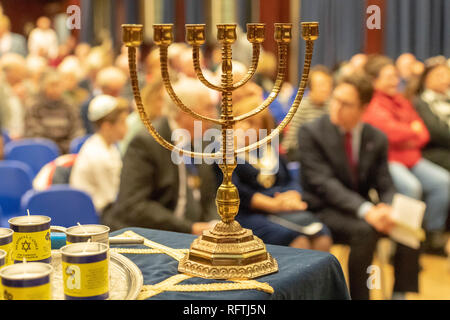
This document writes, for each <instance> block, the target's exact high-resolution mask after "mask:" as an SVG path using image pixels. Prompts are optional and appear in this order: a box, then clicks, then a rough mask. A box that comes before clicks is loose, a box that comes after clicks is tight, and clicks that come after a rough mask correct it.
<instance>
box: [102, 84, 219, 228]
mask: <svg viewBox="0 0 450 320" xmlns="http://www.w3.org/2000/svg"><path fill="white" fill-rule="evenodd" d="M174 90H175V92H176V93H177V95H178V97H179V99H180V100H181V101H183V103H184V104H185V105H187V106H188V107H190V108H192V109H193V110H194V111H195V112H197V113H200V114H202V115H205V116H208V117H213V118H215V117H217V110H216V108H215V107H216V106H215V101H214V99H212V98H211V94H210V93H209V92H208V91H209V89H206V88H205V87H203V86H202V85H201V84H200V82H199V81H196V80H194V79H188V78H185V79H183V80H181V81H179V82H177V83H176V84H175V85H174ZM194 121H195V119H194V118H192V117H191V116H190V115H188V114H186V113H184V112H183V111H180V110H178V108H177V107H176V106H175V105H174V104H173V102H172V101H169V100H165V106H164V111H163V116H162V117H160V118H158V119H156V120H155V121H154V123H153V125H154V127H155V128H156V130H157V131H158V132H159V134H160V135H161V136H162V137H163V138H164V139H166V140H167V141H171V140H172V139H171V137H172V138H173V137H174V136H175V135H178V133H180V132H183V133H184V134H185V136H184V137H183V138H188V140H187V141H186V139H184V140H185V142H188V145H192V142H193V141H194V138H198V137H194V131H195V130H194V129H195V128H197V127H198V124H196V123H194ZM199 124H201V128H202V130H201V131H200V132H199V133H200V134H202V131H203V130H205V129H207V128H209V126H208V123H207V122H199ZM177 129H178V130H177ZM180 136H182V135H180ZM174 144H177V145H178V146H180V144H179V143H178V142H177V141H174ZM180 147H181V146H180ZM172 156H173V155H172V153H171V151H169V150H167V149H165V148H164V147H162V146H160V145H159V144H158V143H157V142H156V141H155V139H154V138H153V137H152V136H151V135H150V134H149V133H148V132H147V130H145V129H143V130H142V131H140V132H139V133H138V134H137V135H136V136H135V137H134V138H133V140H132V141H131V142H130V145H129V146H128V148H127V151H126V153H125V156H124V159H123V167H122V172H121V181H120V187H119V194H118V197H117V200H116V202H115V204H114V205H113V206H112V208H110V209H109V210H106V211H105V212H103V215H102V220H103V223H104V224H106V225H108V226H110V227H111V229H121V228H125V227H143V228H151V229H160V230H168V231H175V232H184V233H192V234H197V235H199V234H201V233H202V232H203V230H206V229H209V228H211V227H212V225H213V223H214V222H215V219H218V214H217V211H216V206H215V202H214V199H215V186H216V178H215V173H214V170H213V168H212V166H209V165H206V164H191V163H188V162H189V161H187V162H181V163H178V162H175V161H173V159H172Z"/></svg>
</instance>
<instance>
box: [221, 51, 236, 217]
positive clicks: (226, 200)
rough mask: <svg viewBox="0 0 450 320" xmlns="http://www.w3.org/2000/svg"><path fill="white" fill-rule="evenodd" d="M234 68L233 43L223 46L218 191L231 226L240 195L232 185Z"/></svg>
mask: <svg viewBox="0 0 450 320" xmlns="http://www.w3.org/2000/svg"><path fill="white" fill-rule="evenodd" d="M232 72H233V66H232V51H231V43H223V45H222V79H221V80H222V82H221V84H222V88H223V91H222V105H221V120H222V121H223V122H222V163H221V164H220V165H219V167H220V169H221V170H222V174H223V181H222V184H221V185H220V187H219V189H218V190H217V197H216V204H217V210H218V213H219V215H220V217H221V218H222V222H224V223H226V224H229V223H232V222H233V221H234V217H235V216H236V215H237V213H238V211H239V193H238V191H237V188H236V186H235V185H234V184H233V183H232V181H231V177H232V175H233V171H234V169H235V168H236V161H235V154H234V146H233V144H234V138H233V124H232V123H233V121H232V119H233V102H232V86H233V73H232Z"/></svg>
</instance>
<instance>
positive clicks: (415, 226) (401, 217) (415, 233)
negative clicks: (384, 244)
mask: <svg viewBox="0 0 450 320" xmlns="http://www.w3.org/2000/svg"><path fill="white" fill-rule="evenodd" d="M425 208H426V205H425V203H424V202H423V201H419V200H416V199H413V198H410V197H407V196H404V195H402V194H398V193H397V194H395V195H394V199H393V201H392V216H393V219H394V221H395V223H396V225H395V227H394V228H393V229H392V231H391V233H390V234H389V236H390V237H391V239H393V240H395V241H397V242H399V243H401V244H404V245H405V246H408V247H411V248H414V249H419V247H420V242H421V241H423V240H425V232H424V231H423V229H422V227H421V226H422V220H423V215H424V213H425Z"/></svg>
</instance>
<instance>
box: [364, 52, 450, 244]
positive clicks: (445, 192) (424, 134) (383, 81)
mask: <svg viewBox="0 0 450 320" xmlns="http://www.w3.org/2000/svg"><path fill="white" fill-rule="evenodd" d="M365 71H366V73H367V74H368V75H369V76H370V77H371V78H372V79H373V85H374V89H375V92H374V95H373V98H372V100H371V102H370V104H369V106H368V108H367V110H366V112H365V114H364V117H363V120H364V121H365V122H367V123H370V124H372V125H373V126H375V127H377V128H378V129H380V130H381V131H383V132H384V133H385V134H386V135H387V137H388V141H389V151H388V158H389V170H390V173H391V175H392V179H393V180H394V184H395V186H396V188H397V189H398V191H399V192H400V193H402V194H405V195H407V196H409V197H412V198H416V199H422V198H423V199H424V201H425V203H426V205H427V209H426V214H425V216H424V227H425V230H426V231H427V233H428V236H427V249H429V250H428V251H431V252H433V251H434V252H436V251H437V252H439V253H443V247H444V244H445V242H444V241H445V240H444V237H443V234H444V231H445V223H446V219H447V215H448V208H449V192H450V175H449V173H448V171H447V170H445V169H443V168H441V167H439V166H438V165H436V164H434V163H432V162H430V161H428V160H426V159H424V158H423V157H422V152H421V150H422V148H423V147H424V146H425V145H426V144H427V143H428V141H429V139H430V134H429V132H428V130H427V128H426V126H425V124H424V123H423V121H422V119H421V118H420V117H419V115H418V114H417V112H416V111H415V109H414V107H413V105H412V104H411V102H410V101H408V100H407V99H406V98H404V97H403V96H402V95H401V94H400V93H399V92H398V91H397V87H398V82H399V77H398V73H397V70H396V68H395V66H394V64H393V62H392V60H391V59H389V58H387V57H385V56H373V57H370V58H369V60H368V61H367V63H366V65H365Z"/></svg>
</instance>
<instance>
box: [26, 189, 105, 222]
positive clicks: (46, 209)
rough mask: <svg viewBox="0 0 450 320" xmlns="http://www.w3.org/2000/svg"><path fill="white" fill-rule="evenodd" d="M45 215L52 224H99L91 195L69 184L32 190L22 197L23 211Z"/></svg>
mask: <svg viewBox="0 0 450 320" xmlns="http://www.w3.org/2000/svg"><path fill="white" fill-rule="evenodd" d="M27 209H28V210H30V214H37V215H44V216H48V217H50V218H51V219H52V222H51V224H52V225H56V226H63V227H71V226H75V225H77V222H79V223H81V224H99V223H100V219H99V216H98V215H97V212H96V211H95V207H94V203H93V202H92V199H91V197H90V196H89V195H88V194H87V193H86V192H84V191H81V190H78V189H74V188H72V187H70V186H69V185H55V186H51V187H50V188H49V189H47V190H44V191H36V190H30V191H29V192H27V193H26V194H25V195H24V196H23V197H22V211H23V212H26V211H27Z"/></svg>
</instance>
